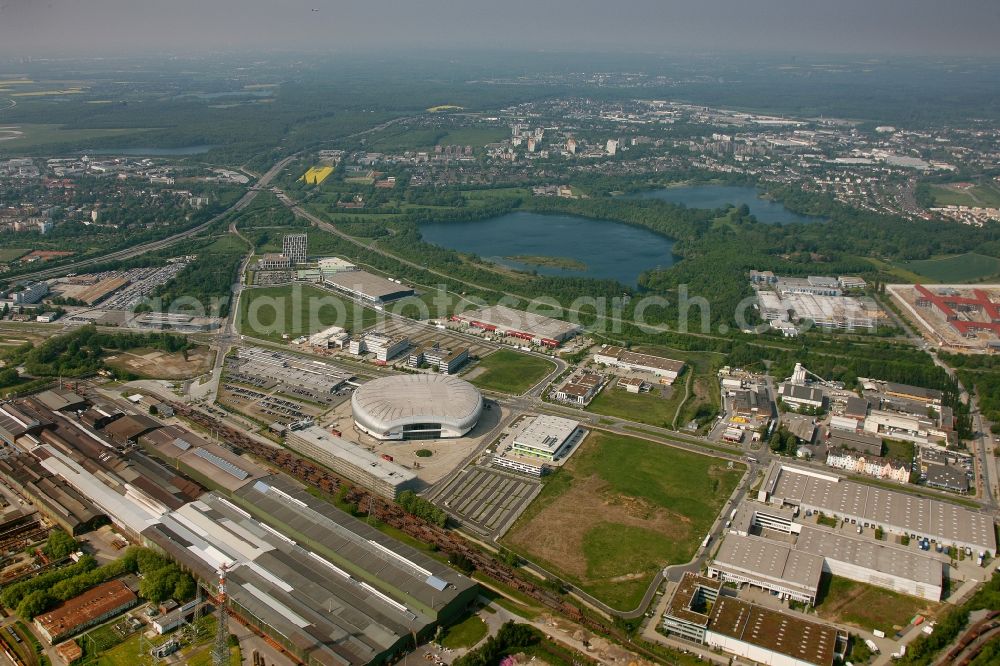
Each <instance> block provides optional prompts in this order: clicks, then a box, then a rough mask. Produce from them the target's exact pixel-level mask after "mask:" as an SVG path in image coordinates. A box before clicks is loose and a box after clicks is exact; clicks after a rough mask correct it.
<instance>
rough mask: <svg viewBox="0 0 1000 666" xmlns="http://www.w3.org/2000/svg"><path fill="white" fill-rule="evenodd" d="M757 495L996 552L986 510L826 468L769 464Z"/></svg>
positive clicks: (915, 535)
mask: <svg viewBox="0 0 1000 666" xmlns="http://www.w3.org/2000/svg"><path fill="white" fill-rule="evenodd" d="M757 499H758V500H759V501H761V502H769V503H771V504H775V505H778V506H781V505H790V506H796V507H799V509H801V510H803V511H804V510H812V511H821V512H823V513H825V514H826V515H829V516H833V517H835V518H838V519H845V518H846V519H848V520H850V521H853V522H856V523H857V524H858V525H862V526H870V527H872V528H876V527H881V528H882V529H883V530H885V531H886V532H889V533H891V534H900V535H903V534H905V535H907V536H909V537H910V538H911V539H923V538H927V539H933V540H934V541H935V542H938V543H942V544H945V545H954V546H957V547H959V548H969V549H971V550H974V551H976V552H979V553H986V554H987V555H992V554H993V553H995V552H996V535H995V533H994V530H993V519H992V518H991V517H990V516H988V515H986V514H983V513H979V512H978V511H971V510H969V509H966V508H963V507H960V506H956V505H954V504H950V503H948V502H942V501H940V500H934V499H929V498H926V497H916V496H914V495H908V494H905V493H901V492H896V491H892V490H885V489H883V488H876V487H873V486H866V485H864V484H861V483H857V482H854V481H849V480H847V479H845V478H844V477H842V476H838V475H836V474H831V473H827V472H820V471H815V470H811V469H804V468H799V467H794V466H791V465H787V464H784V463H780V462H773V463H772V464H771V467H770V468H769V469H768V474H767V477H766V478H765V480H764V483H763V485H762V486H761V488H760V490H759V491H758V493H757Z"/></svg>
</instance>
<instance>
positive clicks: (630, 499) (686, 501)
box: [503, 432, 744, 610]
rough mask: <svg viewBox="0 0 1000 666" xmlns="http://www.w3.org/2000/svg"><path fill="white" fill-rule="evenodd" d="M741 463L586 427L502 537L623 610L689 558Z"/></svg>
mask: <svg viewBox="0 0 1000 666" xmlns="http://www.w3.org/2000/svg"><path fill="white" fill-rule="evenodd" d="M743 470H744V468H743V466H742V465H738V466H737V467H736V468H734V469H729V468H728V465H727V463H725V462H724V461H722V460H720V459H718V458H713V457H710V456H705V455H701V454H697V453H691V452H689V451H684V450H681V449H676V448H673V447H669V446H665V445H663V444H657V443H655V442H651V441H648V440H644V439H639V438H636V437H629V436H626V435H618V434H612V433H606V432H592V433H591V434H590V436H589V437H588V438H587V439H586V440H584V443H583V445H582V447H581V448H580V450H579V451H577V452H576V454H575V455H574V456H573V457H572V458H571V459H570V460H569V461H568V462H567V463H566V465H565V466H564V467H563V468H562V469H560V470H559V471H558V472H556V473H555V474H553V475H552V476H551V477H549V478H548V480H547V481H546V482H545V487H544V488H543V490H542V493H541V494H540V495H539V496H538V499H536V500H535V501H534V502H533V503H532V504H531V506H529V507H528V509H527V511H525V512H524V514H523V515H522V516H521V517H520V518H519V519H518V521H517V522H516V523H515V524H514V526H513V528H512V529H511V530H510V531H509V532H508V533H507V536H506V537H505V538H504V539H503V541H504V543H505V544H506V545H507V546H509V547H510V548H512V549H514V550H515V551H517V552H518V553H520V554H522V555H523V556H525V557H527V558H528V559H530V560H533V561H536V562H538V563H539V564H541V565H542V566H544V567H545V568H547V569H550V570H552V571H554V572H557V573H559V574H560V575H561V576H563V577H565V578H566V580H568V581H571V582H573V583H574V584H577V585H579V586H580V587H581V588H583V589H584V590H586V591H587V592H589V593H590V594H593V595H594V596H595V597H597V598H598V599H601V600H602V601H604V602H605V603H607V604H608V605H610V606H612V607H614V608H619V609H622V610H631V609H633V608H635V607H636V606H637V605H638V603H639V601H640V600H641V599H642V596H643V594H644V592H645V590H646V587H647V586H648V585H649V583H650V581H651V580H652V577H653V576H654V575H655V573H656V572H657V571H658V570H660V569H661V568H663V567H664V566H665V565H668V564H681V563H684V562H687V561H689V560H690V559H691V557H692V556H693V555H694V553H695V551H696V550H697V548H698V544H699V543H700V542H701V540H702V539H703V538H704V536H705V534H706V533H707V532H708V530H709V528H710V527H711V525H712V522H713V521H714V520H715V518H716V516H717V515H718V513H719V511H720V510H721V508H722V506H723V504H724V503H725V501H726V499H727V498H728V497H729V495H730V493H731V492H732V491H733V489H734V488H735V487H736V485H737V484H738V483H739V479H740V475H741V474H742V473H743Z"/></svg>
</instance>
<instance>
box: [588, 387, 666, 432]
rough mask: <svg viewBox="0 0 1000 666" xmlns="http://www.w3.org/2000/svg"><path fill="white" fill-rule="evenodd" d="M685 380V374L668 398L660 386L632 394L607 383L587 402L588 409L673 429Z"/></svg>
mask: <svg viewBox="0 0 1000 666" xmlns="http://www.w3.org/2000/svg"><path fill="white" fill-rule="evenodd" d="M684 379H685V377H683V376H682V377H680V378H678V380H677V381H676V382H674V392H673V394H672V395H671V396H670V397H669V398H664V397H662V396H661V395H660V390H659V387H654V388H653V390H652V391H650V392H649V393H629V392H628V391H625V390H622V389H620V388H618V387H616V386H608V387H606V388H605V389H604V390H603V391H601V392H600V394H598V396H597V397H596V398H594V399H593V400H592V401H591V403H590V404H589V405H587V411H588V412H594V413H595V414H604V415H605V416H617V417H618V418H620V419H628V420H629V421H636V422H638V423H645V424H647V425H654V426H659V427H662V428H670V427H672V424H673V421H674V413H675V412H676V411H677V405H678V403H679V401H680V400H681V399H683V397H684Z"/></svg>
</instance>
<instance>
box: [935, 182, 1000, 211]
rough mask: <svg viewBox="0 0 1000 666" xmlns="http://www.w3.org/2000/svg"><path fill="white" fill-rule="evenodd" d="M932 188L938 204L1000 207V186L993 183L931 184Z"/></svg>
mask: <svg viewBox="0 0 1000 666" xmlns="http://www.w3.org/2000/svg"><path fill="white" fill-rule="evenodd" d="M930 189H931V196H933V197H934V203H935V204H936V205H938V206H970V207H973V208H975V207H982V208H1000V187H998V186H997V185H994V184H992V183H987V184H985V185H973V186H971V187H961V186H956V185H931V186H930Z"/></svg>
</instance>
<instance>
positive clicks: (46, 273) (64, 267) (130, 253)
mask: <svg viewBox="0 0 1000 666" xmlns="http://www.w3.org/2000/svg"><path fill="white" fill-rule="evenodd" d="M293 159H295V155H290V156H289V157H286V158H284V159H283V160H281V161H280V162H278V163H277V164H275V165H274V166H272V167H271V168H270V169H268V171H267V173H265V174H264V175H263V176H261V178H260V180H259V181H258V182H257V183H256V184H255V185H254V186H253V187H251V188H250V189H249V190H248V191H247V192H246V193H245V194H244V195H243V196H242V197H240V200H239V201H237V202H236V203H234V204H233V205H232V206H230V207H229V208H227V209H226V210H224V211H223V212H221V213H219V214H218V215H216V216H215V217H213V218H212V219H210V220H209V221H207V222H203V223H202V224H199V225H198V226H195V227H191V228H190V229H187V230H185V231H181V232H179V233H176V234H174V235H172V236H167V237H166V238H161V239H160V240H156V241H150V242H149V243H143V244H142V245H135V246H133V247H130V248H126V249H124V250H118V251H116V252H110V253H108V254H102V255H101V256H99V257H91V258H89V259H81V260H80V261H73V262H70V263H68V264H61V265H59V266H56V267H53V268H47V269H44V270H41V271H35V272H33V273H24V274H22V275H18V276H16V277H15V279H17V280H43V279H46V278H51V277H56V276H59V275H64V274H66V273H68V272H74V271H76V272H78V271H79V269H81V268H86V267H87V266H92V265H94V264H99V263H104V262H106V261H114V260H119V259H131V258H132V257H137V256H139V255H141V254H145V253H147V252H152V251H154V250H160V249H162V248H165V247H169V246H170V245H173V244H174V243H176V242H178V241H181V240H184V239H185V238H191V237H192V236H196V235H198V234H199V233H201V232H202V231H204V230H205V229H208V228H209V227H211V226H212V225H213V224H215V223H216V222H218V221H219V220H221V219H223V218H224V217H226V216H227V215H230V214H232V213H236V212H239V211H241V210H243V209H244V208H246V207H247V206H249V205H250V204H251V203H253V200H254V199H255V198H256V197H257V194H258V193H259V192H260V190H261V188H263V187H265V186H266V185H267V184H268V183H270V182H271V180H272V179H273V178H274V177H275V176H277V175H278V173H279V172H280V171H281V170H282V169H284V168H285V166H287V165H288V163H289V162H291V161H292V160H293Z"/></svg>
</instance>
